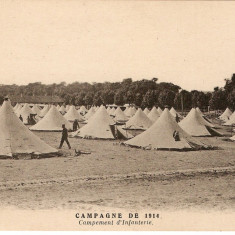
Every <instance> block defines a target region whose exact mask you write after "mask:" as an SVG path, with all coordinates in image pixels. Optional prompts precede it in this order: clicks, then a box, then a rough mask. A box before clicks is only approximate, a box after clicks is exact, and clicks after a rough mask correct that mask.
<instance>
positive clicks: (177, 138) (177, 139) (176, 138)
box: [173, 131, 180, 141]
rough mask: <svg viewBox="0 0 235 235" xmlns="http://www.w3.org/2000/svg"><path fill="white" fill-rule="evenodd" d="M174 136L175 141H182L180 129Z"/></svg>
mask: <svg viewBox="0 0 235 235" xmlns="http://www.w3.org/2000/svg"><path fill="white" fill-rule="evenodd" d="M173 138H174V139H175V141H180V135H179V132H178V131H174V133H173Z"/></svg>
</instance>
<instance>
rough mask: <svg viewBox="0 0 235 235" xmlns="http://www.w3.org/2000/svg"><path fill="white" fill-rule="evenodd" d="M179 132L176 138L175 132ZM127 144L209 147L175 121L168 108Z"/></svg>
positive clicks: (145, 146) (150, 146)
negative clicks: (176, 138)
mask: <svg viewBox="0 0 235 235" xmlns="http://www.w3.org/2000/svg"><path fill="white" fill-rule="evenodd" d="M175 131H177V132H178V133H179V140H175V138H174V137H173V133H174V132H175ZM125 144H126V145H129V146H133V147H141V148H144V149H158V150H192V149H200V148H207V146H206V145H205V144H203V143H201V142H200V141H198V140H196V139H194V138H193V137H191V136H190V135H188V134H187V133H186V132H185V131H184V130H183V129H182V128H181V127H180V126H179V125H178V123H177V122H176V121H175V119H174V118H173V116H172V115H171V114H170V112H169V110H168V109H167V108H166V109H165V110H164V112H163V113H162V115H161V116H160V118H159V119H158V120H157V121H156V122H155V123H154V124H153V125H152V126H151V127H150V128H149V129H148V130H146V131H144V132H143V133H141V134H139V135H137V136H136V137H134V138H133V139H130V140H128V141H126V142H125Z"/></svg>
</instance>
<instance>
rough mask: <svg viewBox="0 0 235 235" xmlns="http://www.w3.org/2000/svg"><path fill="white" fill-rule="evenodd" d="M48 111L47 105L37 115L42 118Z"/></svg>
mask: <svg viewBox="0 0 235 235" xmlns="http://www.w3.org/2000/svg"><path fill="white" fill-rule="evenodd" d="M49 110H50V107H49V105H45V106H44V108H43V109H42V110H41V112H40V113H39V114H38V116H39V117H44V116H45V115H46V114H47V113H48V111H49Z"/></svg>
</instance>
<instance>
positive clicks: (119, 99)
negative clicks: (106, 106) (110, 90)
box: [114, 90, 124, 105]
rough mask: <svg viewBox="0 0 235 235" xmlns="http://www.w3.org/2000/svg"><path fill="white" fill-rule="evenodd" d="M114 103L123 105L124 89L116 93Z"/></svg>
mask: <svg viewBox="0 0 235 235" xmlns="http://www.w3.org/2000/svg"><path fill="white" fill-rule="evenodd" d="M114 103H115V104H116V105H123V104H124V97H123V93H122V91H120V90H119V91H117V92H116V93H115V95H114Z"/></svg>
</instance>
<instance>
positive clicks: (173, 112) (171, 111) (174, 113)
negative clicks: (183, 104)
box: [170, 107, 182, 118]
mask: <svg viewBox="0 0 235 235" xmlns="http://www.w3.org/2000/svg"><path fill="white" fill-rule="evenodd" d="M170 113H171V114H172V116H173V117H176V114H177V115H178V117H179V118H182V116H181V115H180V114H179V113H178V112H176V110H175V109H174V107H171V109H170Z"/></svg>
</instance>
